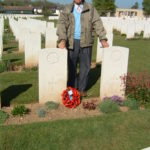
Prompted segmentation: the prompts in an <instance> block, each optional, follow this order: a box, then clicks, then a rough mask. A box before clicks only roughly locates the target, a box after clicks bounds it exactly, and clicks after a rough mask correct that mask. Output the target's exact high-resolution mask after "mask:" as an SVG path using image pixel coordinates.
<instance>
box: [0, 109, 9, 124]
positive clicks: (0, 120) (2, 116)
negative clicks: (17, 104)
mask: <svg viewBox="0 0 150 150" xmlns="http://www.w3.org/2000/svg"><path fill="white" fill-rule="evenodd" d="M7 118H8V114H7V113H6V112H4V111H2V110H0V124H3V123H4V122H5V121H6V120H7Z"/></svg>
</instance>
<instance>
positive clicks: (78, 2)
mask: <svg viewBox="0 0 150 150" xmlns="http://www.w3.org/2000/svg"><path fill="white" fill-rule="evenodd" d="M74 2H75V4H78V5H79V4H81V2H82V0H74Z"/></svg>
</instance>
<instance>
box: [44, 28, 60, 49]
mask: <svg viewBox="0 0 150 150" xmlns="http://www.w3.org/2000/svg"><path fill="white" fill-rule="evenodd" d="M57 39H58V37H57V35H56V29H51V28H47V29H46V38H45V48H56V46H57Z"/></svg>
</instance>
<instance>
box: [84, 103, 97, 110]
mask: <svg viewBox="0 0 150 150" xmlns="http://www.w3.org/2000/svg"><path fill="white" fill-rule="evenodd" d="M82 106H83V108H84V109H88V110H95V109H96V106H97V105H96V104H95V103H94V102H83V105H82Z"/></svg>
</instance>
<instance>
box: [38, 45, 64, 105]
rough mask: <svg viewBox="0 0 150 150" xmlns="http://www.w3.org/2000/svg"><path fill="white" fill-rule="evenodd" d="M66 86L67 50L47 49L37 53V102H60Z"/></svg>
mask: <svg viewBox="0 0 150 150" xmlns="http://www.w3.org/2000/svg"><path fill="white" fill-rule="evenodd" d="M66 86H67V50H66V49H63V50H62V49H57V48H48V49H42V50H41V51H40V53H39V102H40V103H45V102H47V101H54V102H57V103H60V102H61V94H62V92H63V90H65V89H66Z"/></svg>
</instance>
